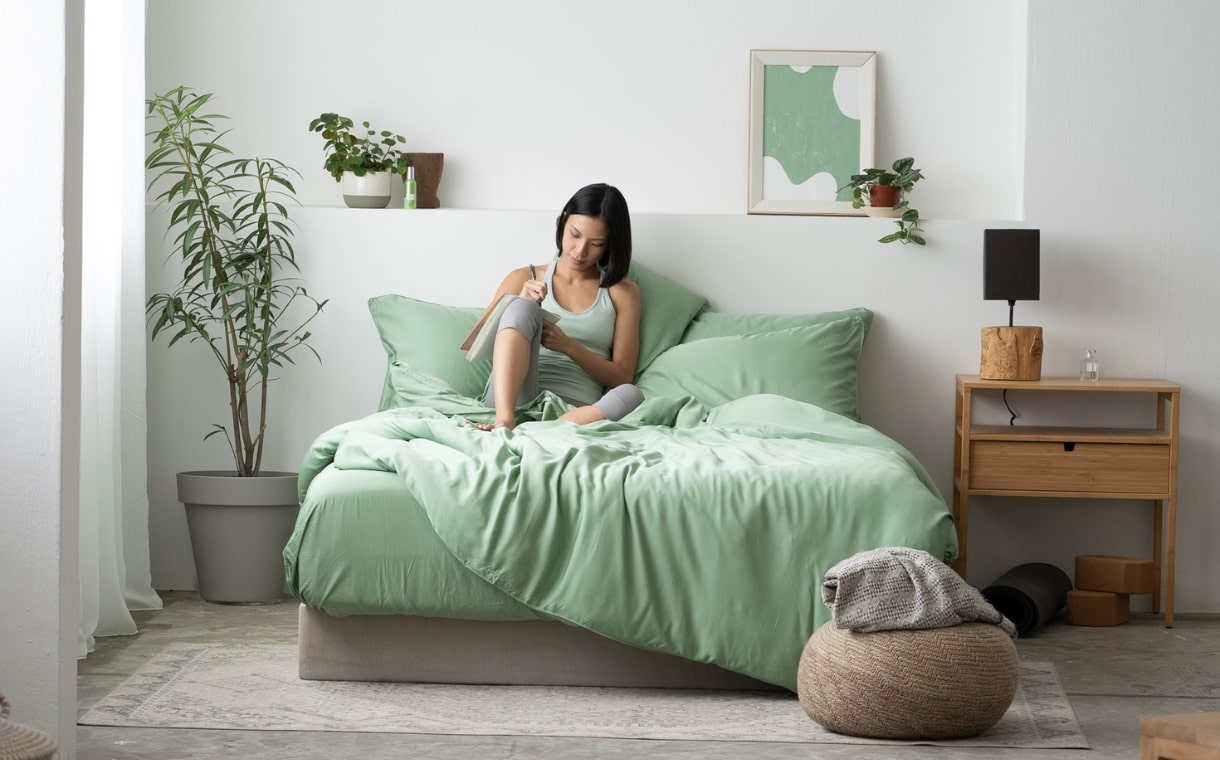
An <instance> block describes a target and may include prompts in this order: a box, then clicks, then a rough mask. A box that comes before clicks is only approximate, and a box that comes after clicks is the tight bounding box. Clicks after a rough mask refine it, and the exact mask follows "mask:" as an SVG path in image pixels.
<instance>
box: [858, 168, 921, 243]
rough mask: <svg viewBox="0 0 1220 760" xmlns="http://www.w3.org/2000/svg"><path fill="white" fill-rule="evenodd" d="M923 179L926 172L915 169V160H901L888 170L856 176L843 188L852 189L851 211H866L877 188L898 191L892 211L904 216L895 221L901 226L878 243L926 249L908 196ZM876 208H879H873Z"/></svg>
mask: <svg viewBox="0 0 1220 760" xmlns="http://www.w3.org/2000/svg"><path fill="white" fill-rule="evenodd" d="M921 179H923V172H922V171H920V170H919V169H916V168H915V159H914V158H910V157H907V158H900V159H898V160H897V161H895V162H894V163H893V165H892V166H891V167H890V168H889V169H876V168H871V169H865V170H864V171H863V173H861V174H853V175H852V178H851V181H850V182H848V183H847V184H846V185H844V186H843V187H841V188H839V189H840V190H843V189H845V188H848V187H850V188H852V201H851V205H852V208H863V207H864V206H865V205H866V204H870V203H871V202H872V200H873V198H872V196H873V194H874V188H877V187H893V188H896V189H897V191H898V199H897V202H896V203H894V205H893V206H891V208H893V209H895V210H900V211H901V212H902V213H901V214H900V215H899V216H898V218H897V219H895V220H894V223H895V224H897V225H898V231H897V232H891V233H890V234H888V235H886V236H884V237H882V238H880V239H879V240H878V241H877V242H879V243H893V242H895V241H897V242H900V243H903V244H906V243H914V244H916V245H927V242H928V241H927V240H926V239H925V238H924V237H923V228H922V227H920V226H919V210H918V209H914V208H911V206H910V203H909V202H908V200H907V194H908V193H909V192H911V190H912V189H913V188H914V187H915V183H916V182H918V181H920V180H921ZM872 205H876V204H872Z"/></svg>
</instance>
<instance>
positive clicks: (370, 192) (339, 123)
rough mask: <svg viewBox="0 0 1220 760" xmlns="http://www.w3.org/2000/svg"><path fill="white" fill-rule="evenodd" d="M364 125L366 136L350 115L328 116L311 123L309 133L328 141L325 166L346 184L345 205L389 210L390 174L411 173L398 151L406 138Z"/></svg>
mask: <svg viewBox="0 0 1220 760" xmlns="http://www.w3.org/2000/svg"><path fill="white" fill-rule="evenodd" d="M362 125H363V127H364V131H363V134H361V133H359V132H357V131H356V129H355V126H356V125H355V122H353V121H352V120H351V119H349V118H347V117H346V116H340V115H339V114H337V113H324V114H322V115H321V116H319V117H318V118H316V119H314V120H313V121H311V122H309V130H310V131H311V132H318V133H321V135H322V139H323V140H325V141H326V142H325V143H324V144H323V146H322V150H323V152H324V153H325V155H326V160H325V161H323V162H322V166H323V167H324V168H325V169H326V171H327V172H329V173H330V176H332V177H334V178H335V181H336V182H341V183H342V186H343V202H344V203H346V204H347V205H348V206H350V207H352V208H385V207H386V206H388V205H390V175H391V174H397V175H398V176H400V177H403V176H406V173H407V159H406V157H405V155H404V154H403V153H402V151H400V150H399V149H398V146H399V145H401V144H402V143H405V142H406V139H405V138H403V136H402V135H398V134H394V133H393V132H389V131H387V130H382V131H380V132H378V131H377V130H375V129H373V128H372V127H370V126H369V123H368V122H367V121H366V122H362Z"/></svg>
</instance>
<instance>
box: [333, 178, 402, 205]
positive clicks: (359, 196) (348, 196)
mask: <svg viewBox="0 0 1220 760" xmlns="http://www.w3.org/2000/svg"><path fill="white" fill-rule="evenodd" d="M390 177H391V174H390V172H388V171H386V172H370V173H368V174H365V175H364V176H363V177H357V176H356V175H355V174H353V173H352V172H344V173H343V179H342V186H343V202H344V203H346V204H347V205H348V206H349V207H350V208H385V207H386V206H388V205H390Z"/></svg>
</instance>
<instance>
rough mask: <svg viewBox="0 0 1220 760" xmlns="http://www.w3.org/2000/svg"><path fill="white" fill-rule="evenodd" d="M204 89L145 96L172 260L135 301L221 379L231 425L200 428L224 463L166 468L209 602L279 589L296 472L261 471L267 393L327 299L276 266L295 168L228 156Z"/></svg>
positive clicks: (284, 258)
mask: <svg viewBox="0 0 1220 760" xmlns="http://www.w3.org/2000/svg"><path fill="white" fill-rule="evenodd" d="M211 98H212V95H211V93H197V92H195V91H194V90H193V89H191V88H189V87H185V86H183V87H177V88H175V89H173V90H170V91H169V92H167V93H165V94H163V95H154V96H153V97H152V98H151V99H149V100H148V101H147V105H148V118H149V121H150V122H151V123H152V125H153V128H152V129H151V130H150V131H149V132H148V135H149V137H150V138H151V145H150V148H149V153H148V155H147V157H146V159H145V167H146V168H147V169H148V170H149V172H150V183H149V189H150V192H154V191H157V190H159V192H157V194H156V196H155V199H156V201H157V204H158V205H159V206H164V207H168V209H169V227H168V231H167V235H173V243H172V247H173V254H171V260H174V261H176V263H177V266H178V267H179V269H178V282H177V284H176V285H175V286H174V287H173V289H172V290H171V291H169V292H164V293H156V294H154V295H152V296H151V297H149V299H148V303H147V313H148V315H149V320H150V322H151V323H152V337H153V340H156V339H157V337H158V336H160V335H162V334H164V335H166V336H167V337H168V340H169V345H171V346H172V345H174V344H175V343H178V342H179V341H181V340H183V339H189V342H192V343H202V344H203V346H204V347H205V348H206V350H207V351H208V352H209V353H210V354H211V356H212V358H213V359H214V360H215V362H216V366H217V367H218V369H219V370H220V373H219V376H220V377H223V378H224V382H225V385H226V388H227V391H228V398H229V424H227V425H225V424H216V425H214V428H215V429H214V430H212V432H211V433H209V434H208V435H207V436H205V437H208V438H210V437H212V436H214V435H223V436H224V438H225V439H226V440H227V441H228V444H229V449H230V451H231V453H232V455H233V461H234V465H235V470H234V471H231V472H202V473H179V476H178V489H179V499H180V500H182V501H183V503H184V504H186V505H187V519H188V523H189V525H190V529H191V542H192V548H193V550H194V553H195V561H196V571H197V572H198V574H199V584H200V592H201V593H202V594H203V596H204V598H205V599H210V600H212V601H226V602H253V601H272V600H274V599H278V598H279V597H280V595H281V592H282V589H283V581H284V579H283V569H282V561H281V558H280V551H281V550H282V548H283V545H284V543H285V542H286V541H287V537H288V532H290V531H291V528H292V522H293V520H295V516H296V506H297V500H296V475H295V474H294V473H264V472H262V461H263V451H264V442H265V439H266V432H267V427H268V423H267V395H268V391H269V386H270V382H271V381H272V380H273V373H274V372H275V371H277V370H279V369H282V368H284V367H285V366H286V365H287V364H291V363H293V359H292V357H293V354H294V353H295V352H297V351H298V350H306V351H310V352H312V353H314V355H315V356H317V352H316V351H314V350H313V348H312V347H311V346H310V345H309V343H308V341H309V338H310V333H309V332H308V330H307V329H306V328H307V326H308V325H309V323H310V322H311V321H312V320H313V319H314V318H315V317H316V316H317V315H318V314H319V313H320V312H321V311H322V308H323V307H324V306H325V301H318V300H317V299H315V298H314V297H313V296H311V295H310V294H309V293H308V292H307V291H306V289H305V287H304V286H303V285H302V284H301V283H300V281H299V280H296V279H293V278H291V277H285V276H284V272H286V271H295V270H296V269H297V264H296V256H295V252H294V250H293V245H292V241H293V234H294V227H293V225H292V222H291V221H290V219H289V216H288V208H289V205H290V204H293V203H295V193H296V190H295V188H294V187H293V185H292V181H291V179H292V176H293V175H295V174H296V172H295V171H294V170H293V169H291V168H290V167H288V166H286V165H285V164H283V163H282V162H280V161H276V160H274V159H267V158H238V157H235V156H233V154H232V152H231V151H230V150H229V149H228V148H226V147H225V146H224V144H223V143H222V140H223V139H224V137H225V136H226V134H227V132H219V131H218V130H217V127H216V124H215V122H218V121H220V120H223V119H225V118H227V117H225V116H223V115H221V114H215V113H207V112H206V111H205V108H206V107H208V104H209V101H210V100H211ZM213 489H219V490H218V491H217V492H214V491H213ZM260 498H267V499H270V500H271V501H273V502H278V503H274V504H271V505H268V506H269V509H270V510H271V511H266V510H262V511H259V510H256V509H255V507H256V506H257V505H255V504H252V503H250V502H251V501H256V500H258V499H260ZM192 507H200V509H192ZM203 508H207V509H203ZM238 521H240V522H238ZM277 542H278V547H277V546H275V544H276V543H277ZM214 543H218V544H219V546H211V544H214Z"/></svg>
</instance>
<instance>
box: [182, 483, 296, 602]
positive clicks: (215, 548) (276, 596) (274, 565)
mask: <svg viewBox="0 0 1220 760" xmlns="http://www.w3.org/2000/svg"><path fill="white" fill-rule="evenodd" d="M178 500H179V501H181V502H182V504H183V505H184V506H185V507H186V521H187V526H188V527H189V529H190V533H191V550H192V552H193V553H194V555H195V572H196V574H197V575H198V576H199V594H200V596H202V597H203V598H204V599H205V600H206V601H209V602H220V603H225V604H269V603H275V602H279V601H280V600H282V599H283V598H284V558H283V552H284V546H285V544H287V543H288V538H289V536H291V535H292V529H293V526H294V525H295V524H296V518H297V507H298V504H297V475H296V473H293V472H264V473H261V474H260V475H259V476H258V477H254V478H239V477H237V476H235V475H234V474H233V473H232V472H224V471H201V472H180V473H178Z"/></svg>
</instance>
